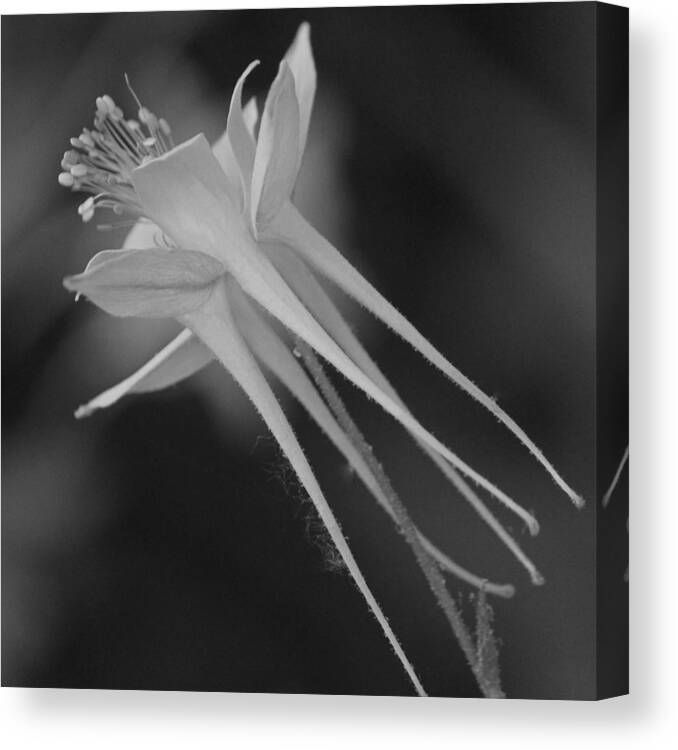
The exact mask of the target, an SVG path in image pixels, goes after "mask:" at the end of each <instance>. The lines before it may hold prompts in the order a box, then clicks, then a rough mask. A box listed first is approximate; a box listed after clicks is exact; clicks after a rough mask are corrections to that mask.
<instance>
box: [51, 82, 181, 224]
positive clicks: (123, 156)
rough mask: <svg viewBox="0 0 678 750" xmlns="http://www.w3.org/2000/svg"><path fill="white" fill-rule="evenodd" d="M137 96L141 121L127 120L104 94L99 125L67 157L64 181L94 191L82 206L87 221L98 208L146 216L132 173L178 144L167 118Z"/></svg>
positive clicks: (76, 188)
mask: <svg viewBox="0 0 678 750" xmlns="http://www.w3.org/2000/svg"><path fill="white" fill-rule="evenodd" d="M128 86H129V81H128ZM130 91H132V89H131V87H130ZM132 95H133V96H134V98H135V99H136V101H137V104H138V105H139V120H138V121H137V120H126V119H125V117H124V114H123V111H122V110H121V109H120V107H118V106H117V105H116V103H115V102H114V101H113V99H112V98H111V97H110V96H108V94H105V95H104V96H100V97H98V98H97V100H96V113H95V115H94V127H93V128H92V129H91V130H90V129H88V128H84V129H83V131H82V133H81V134H80V135H79V136H78V137H77V138H71V146H72V147H73V148H71V149H69V150H68V151H66V153H65V154H64V158H63V159H62V160H61V168H62V170H63V171H62V172H61V173H60V174H59V184H60V185H63V186H64V187H68V188H71V190H73V191H82V192H85V193H91V194H92V195H91V197H89V198H88V199H87V200H86V201H85V202H84V203H81V204H80V206H78V213H79V214H80V216H81V217H82V220H83V221H89V220H90V219H91V218H92V217H93V216H94V211H95V209H96V208H110V209H112V210H113V211H114V212H115V213H116V214H118V215H121V214H123V213H124V212H128V213H131V214H133V215H134V216H135V217H138V216H141V213H142V210H141V206H140V204H139V201H138V199H137V196H136V193H135V190H134V185H133V183H132V171H133V170H134V169H135V168H136V167H138V166H141V165H142V164H145V163H146V162H148V161H149V160H151V159H155V158H157V157H158V156H161V155H162V154H165V153H167V152H168V151H169V150H170V149H172V148H174V141H173V140H172V131H171V130H170V127H169V125H168V124H167V121H166V120H164V119H163V118H162V117H161V118H158V117H156V116H155V115H154V114H153V113H152V112H150V111H149V110H148V109H146V107H143V106H142V105H141V102H140V101H139V100H138V99H137V97H136V95H135V94H134V92H133V91H132Z"/></svg>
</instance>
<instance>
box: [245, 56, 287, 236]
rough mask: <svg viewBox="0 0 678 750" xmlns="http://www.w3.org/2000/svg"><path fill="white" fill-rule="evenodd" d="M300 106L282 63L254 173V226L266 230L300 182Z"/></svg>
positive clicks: (266, 113)
mask: <svg viewBox="0 0 678 750" xmlns="http://www.w3.org/2000/svg"><path fill="white" fill-rule="evenodd" d="M298 149H299V105H298V104H297V97H296V93H295V90H294V76H293V75H292V72H291V71H290V68H289V65H288V64H287V63H286V62H285V61H284V60H283V61H282V62H281V63H280V68H279V70H278V75H277V76H276V78H275V81H273V85H272V86H271V88H270V90H269V92H268V96H267V97H266V105H265V106H264V112H263V114H262V116H261V126H260V128H259V139H258V141H257V152H256V155H255V157H254V171H253V172H252V205H251V207H250V211H251V217H252V226H253V227H255V228H256V230H257V231H259V230H260V229H264V228H265V227H266V226H268V224H269V223H270V222H271V221H272V220H273V219H274V218H275V216H276V215H277V213H278V211H279V210H280V208H281V207H282V206H283V205H284V204H285V202H286V201H287V200H288V199H289V197H290V195H291V193H292V189H293V188H294V183H295V181H296V179H297V166H298V162H299V159H298Z"/></svg>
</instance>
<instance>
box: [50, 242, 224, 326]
mask: <svg viewBox="0 0 678 750" xmlns="http://www.w3.org/2000/svg"><path fill="white" fill-rule="evenodd" d="M224 271H225V269H224V267H223V266H222V265H221V263H219V262H218V261H216V260H215V259H214V258H212V257H211V256H209V255H206V254H205V253H198V252H194V251H191V250H164V249H159V248H150V249H148V250H104V251H103V252H101V253H98V254H97V255H95V256H94V258H92V260H91V261H90V262H89V264H88V266H87V269H86V270H85V271H84V273H81V274H79V275H77V276H69V277H67V278H66V279H64V286H65V287H66V289H69V290H70V291H72V292H78V293H79V294H84V295H85V296H86V297H88V298H89V299H90V300H91V301H92V302H94V304H95V305H98V306H99V307H100V308H101V309H102V310H105V311H106V312H107V313H110V314H111V315H117V316H119V317H130V316H133V317H141V318H174V317H177V316H178V315H183V314H185V313H187V312H190V311H192V310H195V309H197V308H198V307H200V306H201V305H202V304H204V303H205V302H206V301H207V299H209V296H210V294H211V293H212V291H213V288H214V282H215V281H216V280H217V279H218V278H219V277H221V276H222V275H223V274H224Z"/></svg>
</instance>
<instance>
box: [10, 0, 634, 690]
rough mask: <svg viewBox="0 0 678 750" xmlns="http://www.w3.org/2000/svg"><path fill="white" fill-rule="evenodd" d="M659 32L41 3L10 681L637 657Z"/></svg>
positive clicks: (284, 675) (465, 11)
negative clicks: (634, 533)
mask: <svg viewBox="0 0 678 750" xmlns="http://www.w3.org/2000/svg"><path fill="white" fill-rule="evenodd" d="M627 30H628V17H627V11H626V10H624V9H622V8H617V7H614V6H608V5H604V4H599V3H588V2H582V3H549V4H540V3H536V4H509V5H501V4H500V5H478V6H474V5H466V6H454V5H450V6H436V7H426V6H412V7H397V8H388V7H382V8H350V9H336V8H324V9H305V10H284V9H278V10H256V11H255V10H249V11H248V10H243V11H221V12H219V11H213V12H172V13H169V12H168V13H137V14H124V13H120V14H97V15H52V16H6V17H3V19H2V100H3V105H4V106H3V109H2V186H3V191H2V259H3V263H2V265H3V268H2V312H3V326H2V332H3V346H2V354H3V364H2V372H3V391H2V401H3V416H2V426H3V442H2V505H3V508H2V512H3V518H2V534H3V538H2V598H3V601H2V603H3V618H2V682H3V685H6V686H24V687H62V688H116V689H144V690H197V691H237V692H269V693H270V692H286V693H325V694H341V693H348V694H358V695H394V696H395V695H398V696H427V695H428V696H449V697H481V696H482V697H486V698H505V697H508V698H528V697H529V698H561V699H563V698H565V699H587V700H588V699H596V698H604V697H610V696H614V695H620V694H622V693H624V692H626V690H627V681H628V678H627V672H628V656H627V635H628V631H627V628H628V625H627V622H628V611H627V610H628V567H627V566H628V555H627V544H628V535H627V528H628V527H627V518H628V503H627V501H628V456H629V452H628V427H627V424H628V343H627V328H628V326H627V318H628V291H627V289H628V286H627V285H628V271H627V243H628V234H627V214H628V207H627V193H628V157H627V142H628V118H627V109H628V57H627V48H628V38H627Z"/></svg>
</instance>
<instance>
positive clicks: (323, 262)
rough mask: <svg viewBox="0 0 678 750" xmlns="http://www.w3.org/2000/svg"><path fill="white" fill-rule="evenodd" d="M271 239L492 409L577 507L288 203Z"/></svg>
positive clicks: (462, 379) (518, 431)
mask: <svg viewBox="0 0 678 750" xmlns="http://www.w3.org/2000/svg"><path fill="white" fill-rule="evenodd" d="M269 234H270V236H271V238H272V239H273V238H277V239H279V240H282V241H283V242H285V243H286V244H288V245H291V246H292V247H293V248H294V249H295V250H296V251H297V252H298V253H299V254H300V255H301V256H302V257H303V258H305V259H306V260H307V261H308V262H309V263H310V264H311V265H312V266H313V267H314V268H316V269H317V270H318V271H320V272H321V273H322V274H323V275H324V276H326V277H327V278H329V279H330V280H331V281H333V282H334V283H335V284H337V285H338V286H339V287H341V288H342V289H343V290H344V291H345V292H346V293H347V294H350V295H351V296H352V297H354V298H355V299H356V300H357V301H358V302H360V303H361V304H362V305H364V306H365V307H366V308H367V309H368V310H369V311H370V312H372V313H373V314H374V315H376V316H377V317H378V318H379V319H380V320H382V321H383V322H384V323H386V325H388V326H389V327H390V328H391V329H392V330H393V331H394V332H395V333H397V334H398V335H399V336H401V337H402V338H403V339H404V340H405V341H407V342H408V343H409V344H410V345H411V346H412V347H413V348H414V349H416V350H417V351H418V352H420V353H421V354H422V355H423V356H424V357H426V359H428V360H429V361H430V362H431V363H432V364H433V365H435V366H436V367H437V368H438V369H439V370H441V372H443V373H444V374H445V375H447V377H448V378H450V380H452V381H453V382H454V383H456V384H457V385H458V386H459V387H460V388H462V389H463V390H465V391H466V392H467V393H468V394H469V395H471V396H472V397H473V398H475V399H476V400H477V401H479V402H480V403H481V404H482V405H483V406H484V407H485V408H486V409H487V410H488V411H490V412H491V413H492V414H493V415H494V416H495V417H496V418H497V419H499V420H500V421H501V422H503V423H504V425H506V427H508V429H509V430H510V431H511V432H512V433H513V434H514V435H515V436H516V437H517V438H518V439H519V440H520V441H521V442H522V443H523V444H524V445H525V446H526V447H527V448H528V449H529V451H530V452H531V453H532V454H533V455H534V456H535V458H536V459H537V460H538V461H539V463H541V464H542V466H544V468H545V469H546V470H547V471H548V473H549V474H550V475H551V477H552V478H553V480H554V481H555V483H556V484H557V485H558V486H559V487H560V488H561V489H562V490H563V492H565V494H566V495H567V496H568V497H569V498H570V500H572V502H573V503H574V504H575V505H576V506H577V507H581V506H582V505H583V500H582V499H581V497H579V495H577V493H576V492H574V490H572V489H571V488H570V487H569V486H568V485H567V484H566V482H565V481H564V480H563V479H562V477H561V476H560V475H559V474H558V472H557V471H556V470H555V469H554V467H553V466H552V465H551V464H550V463H549V462H548V461H547V460H546V458H545V457H544V454H543V453H542V451H541V450H540V449H539V448H538V447H537V446H536V445H535V444H534V442H533V441H532V440H531V439H530V438H529V437H528V436H527V434H526V433H525V432H524V430H523V429H522V428H521V427H519V426H518V425H517V424H516V422H515V421H514V420H513V419H512V418H511V417H510V416H509V415H508V414H507V413H506V412H505V411H504V410H503V409H502V408H500V407H499V406H497V404H496V403H495V402H494V401H493V400H492V399H491V398H490V397H489V396H487V395H486V394H485V393H483V391H481V390H480V388H478V386H477V385H475V384H474V383H473V382H472V381H471V380H469V378H467V377H466V375H464V374H463V373H462V372H460V371H459V370H458V369H457V368H456V367H455V366H454V365H452V364H451V363H450V362H448V361H447V360H446V359H445V358H444V357H443V355H442V354H441V353H440V352H439V351H438V350H437V349H435V347H433V346H432V344H431V343H430V342H429V341H428V340H427V339H425V338H424V337H423V336H422V335H421V333H419V331H417V329H416V328H415V327H414V326H413V325H412V324H411V323H410V322H409V321H408V320H407V318H405V317H404V316H403V315H402V314H401V313H399V312H398V311H397V310H396V309H395V308H394V307H393V305H391V303H390V302H388V301H387V300H386V299H385V298H384V297H383V296H382V295H381V294H380V293H379V292H378V291H377V290H376V289H375V288H374V287H373V286H372V285H371V284H370V283H369V282H368V281H367V280H366V279H365V278H364V277H363V276H362V275H361V274H360V273H359V272H358V271H356V269H355V268H353V266H352V265H351V264H350V263H349V262H348V261H347V260H346V258H344V256H343V255H342V254H341V253H340V252H339V251H338V250H337V249H336V248H335V247H333V246H332V245H331V244H330V243H329V242H328V241H327V240H326V239H325V238H324V237H323V236H322V235H321V234H319V233H318V232H316V230H315V229H313V227H312V226H311V225H310V224H308V222H307V221H306V220H305V219H304V218H303V217H302V216H301V215H300V214H299V212H298V211H297V210H296V209H295V208H294V207H293V206H292V204H291V203H288V204H287V205H286V206H284V207H283V208H282V209H281V211H280V212H279V213H278V216H277V218H276V220H275V225H274V226H272V227H271V228H270V231H269Z"/></svg>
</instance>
